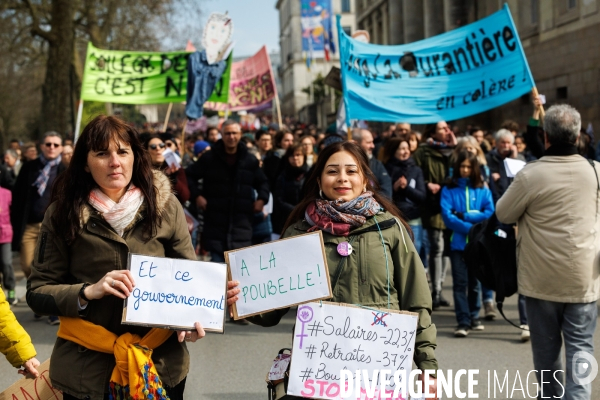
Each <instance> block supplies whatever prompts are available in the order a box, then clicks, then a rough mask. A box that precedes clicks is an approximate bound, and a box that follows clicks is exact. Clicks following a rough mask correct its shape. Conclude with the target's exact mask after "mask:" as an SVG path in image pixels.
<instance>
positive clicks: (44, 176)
mask: <svg viewBox="0 0 600 400" xmlns="http://www.w3.org/2000/svg"><path fill="white" fill-rule="evenodd" d="M39 159H40V161H41V162H42V165H43V166H44V169H42V171H41V172H40V174H39V175H38V177H37V179H36V180H35V182H34V183H33V185H32V186H37V188H38V190H37V192H38V194H39V195H40V197H42V196H43V195H44V192H45V191H46V186H48V180H49V179H50V170H51V169H52V167H54V166H57V165H58V164H59V163H60V161H61V160H62V157H61V156H60V155H59V156H58V157H56V158H55V159H54V160H51V161H48V160H46V158H45V157H44V156H43V155H41V154H40V158H39Z"/></svg>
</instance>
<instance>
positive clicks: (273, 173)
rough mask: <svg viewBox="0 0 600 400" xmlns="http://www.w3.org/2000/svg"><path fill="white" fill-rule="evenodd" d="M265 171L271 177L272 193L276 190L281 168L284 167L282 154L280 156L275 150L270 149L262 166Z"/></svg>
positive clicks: (270, 186)
mask: <svg viewBox="0 0 600 400" xmlns="http://www.w3.org/2000/svg"><path fill="white" fill-rule="evenodd" d="M262 169H263V172H264V173H265V175H266V176H267V178H268V179H269V188H270V190H271V193H273V192H275V184H276V182H277V178H278V177H279V174H281V170H282V169H283V162H282V159H281V156H279V155H278V154H277V153H276V152H274V151H273V150H270V151H268V152H267V154H266V155H265V158H264V160H263V166H262Z"/></svg>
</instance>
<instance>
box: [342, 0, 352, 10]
mask: <svg viewBox="0 0 600 400" xmlns="http://www.w3.org/2000/svg"><path fill="white" fill-rule="evenodd" d="M342 12H343V13H349V12H350V0H342Z"/></svg>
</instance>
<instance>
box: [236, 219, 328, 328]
mask: <svg viewBox="0 0 600 400" xmlns="http://www.w3.org/2000/svg"><path fill="white" fill-rule="evenodd" d="M225 259H226V260H227V264H228V266H229V272H230V276H231V278H232V280H237V281H239V282H240V285H239V288H240V289H241V293H240V294H239V295H238V297H239V300H238V301H237V302H236V303H235V304H234V307H233V312H234V317H235V319H239V318H244V317H248V316H251V315H255V314H259V313H261V312H264V311H269V310H275V309H279V308H285V307H290V306H292V305H295V304H300V303H305V302H307V301H313V300H319V299H328V298H331V285H330V283H329V272H328V270H327V262H326V261H325V252H324V247H323V237H322V235H321V232H320V231H318V232H314V233H309V234H306V235H299V236H294V237H292V238H289V239H283V240H278V241H275V242H269V243H265V244H261V245H258V246H252V247H246V248H243V249H239V250H234V251H229V252H227V253H225Z"/></svg>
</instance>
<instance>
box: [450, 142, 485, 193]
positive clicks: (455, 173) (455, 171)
mask: <svg viewBox="0 0 600 400" xmlns="http://www.w3.org/2000/svg"><path fill="white" fill-rule="evenodd" d="M465 160H467V161H469V164H471V175H470V176H469V186H471V187H474V188H480V187H483V179H482V178H481V164H480V163H479V159H477V154H474V153H471V152H470V151H468V150H466V149H465V150H461V151H460V152H459V153H458V155H457V156H456V161H455V162H454V165H452V176H451V177H450V182H448V186H449V187H456V186H457V183H456V182H457V181H458V179H459V178H460V164H462V163H463V161H465Z"/></svg>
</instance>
